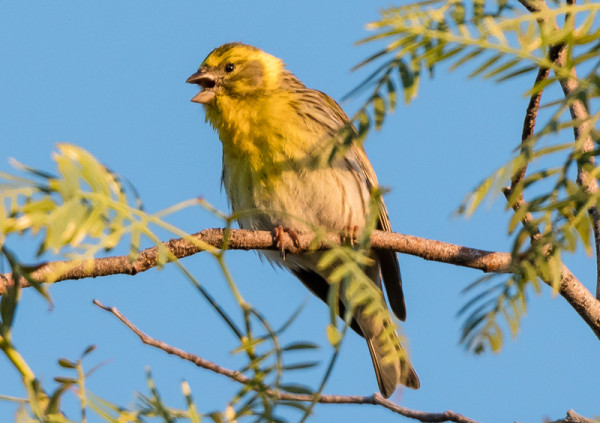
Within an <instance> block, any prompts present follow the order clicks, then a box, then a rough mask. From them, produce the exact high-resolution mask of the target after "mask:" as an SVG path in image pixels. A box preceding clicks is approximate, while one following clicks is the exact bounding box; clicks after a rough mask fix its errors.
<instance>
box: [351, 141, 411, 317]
mask: <svg viewBox="0 0 600 423" xmlns="http://www.w3.org/2000/svg"><path fill="white" fill-rule="evenodd" d="M352 153H353V154H354V155H355V156H356V158H357V161H358V163H360V165H361V167H362V170H363V172H364V174H365V176H366V178H367V183H368V184H369V188H372V187H377V185H378V184H377V176H376V175H375V171H374V170H373V166H372V165H371V163H370V162H369V159H368V157H367V153H365V150H364V149H363V147H362V146H359V145H353V146H352ZM377 229H380V230H382V231H386V232H391V231H392V225H391V223H390V218H389V216H388V212H387V208H386V207H385V203H384V201H383V198H380V199H379V221H378V224H377ZM375 253H376V255H377V259H378V261H379V266H380V268H381V276H382V278H383V283H384V285H385V290H386V292H387V297H388V301H389V302H390V307H391V309H392V311H393V312H394V314H395V315H396V317H398V318H399V319H400V320H405V319H406V304H405V302H404V293H403V292H402V277H401V276H400V265H399V264H398V257H397V256H396V253H395V252H394V251H390V250H376V252H375Z"/></svg>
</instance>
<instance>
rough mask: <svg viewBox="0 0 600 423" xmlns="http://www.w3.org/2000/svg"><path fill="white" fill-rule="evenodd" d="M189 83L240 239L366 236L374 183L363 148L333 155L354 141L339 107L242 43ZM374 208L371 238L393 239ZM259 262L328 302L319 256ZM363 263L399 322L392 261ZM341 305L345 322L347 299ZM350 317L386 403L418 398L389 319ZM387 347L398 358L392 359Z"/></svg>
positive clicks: (377, 256)
mask: <svg viewBox="0 0 600 423" xmlns="http://www.w3.org/2000/svg"><path fill="white" fill-rule="evenodd" d="M186 82H187V83H190V84H196V85H197V86H199V88H200V91H199V92H198V94H196V95H195V96H194V97H193V98H192V100H191V101H193V102H195V103H199V104H202V105H203V106H204V110H205V117H206V121H208V122H209V123H210V124H211V125H212V127H213V128H214V129H215V130H216V132H217V133H218V135H219V138H220V140H221V143H222V148H223V163H222V165H223V170H222V184H223V186H224V188H225V191H226V193H227V197H228V200H229V203H230V206H231V208H232V211H233V212H234V213H236V215H237V216H238V218H237V220H238V224H239V226H240V227H241V228H242V229H249V230H267V231H275V232H274V233H275V234H276V235H275V236H281V234H282V231H285V232H288V233H289V235H290V236H291V237H292V239H295V238H296V237H297V234H298V233H304V232H310V230H311V229H313V228H314V227H319V228H323V229H325V230H327V231H335V232H343V231H345V232H346V233H359V232H360V231H361V230H362V229H363V228H364V227H365V225H366V219H367V215H368V212H369V204H370V203H369V202H370V201H371V191H372V190H373V189H376V188H377V187H378V182H377V177H376V175H375V171H374V170H373V166H372V165H371V163H370V161H369V159H368V158H367V155H366V152H365V150H364V148H363V147H362V145H359V143H355V142H353V143H351V144H350V146H349V147H348V148H346V149H340V151H341V152H340V153H338V154H333V155H332V151H334V150H333V147H334V146H335V145H339V143H340V142H339V134H340V133H341V132H343V130H344V128H351V131H352V133H353V134H354V136H356V131H355V129H354V127H353V126H352V124H351V122H350V120H349V118H348V116H347V115H346V114H345V113H344V111H343V110H342V108H341V107H340V106H339V105H338V104H337V103H336V102H335V100H333V99H332V98H331V97H329V96H328V95H327V94H325V93H323V92H321V91H318V90H314V89H311V88H307V87H306V86H305V85H304V84H303V83H302V82H301V81H300V80H299V79H298V78H297V77H296V76H295V75H294V74H293V73H292V72H291V71H289V70H288V69H287V67H286V65H285V64H284V63H283V61H282V60H281V59H279V58H277V57H275V56H273V55H271V54H269V53H267V52H265V51H263V50H262V49H260V48H258V47H254V46H251V45H248V44H244V43H240V42H234V43H227V44H224V45H222V46H220V47H217V48H215V49H214V50H212V51H211V52H210V53H209V54H208V56H207V57H206V58H205V59H204V61H203V62H202V63H201V65H200V67H199V68H198V71H197V72H195V73H194V74H192V75H191V76H190V77H189V78H188V79H187V81H186ZM378 201H379V204H378V209H379V216H378V224H377V229H380V230H383V231H391V225H390V219H389V217H388V212H387V209H386V207H385V204H384V203H383V200H382V199H379V200H378ZM262 254H263V255H264V256H265V257H266V258H267V259H268V260H269V261H271V262H273V263H275V264H278V265H280V266H282V267H285V268H286V269H288V270H289V271H290V272H291V273H292V274H294V275H295V276H296V277H297V278H298V279H299V280H300V281H301V282H302V283H303V284H304V285H305V286H306V287H307V288H308V289H309V290H310V291H312V293H314V294H315V295H316V296H317V297H319V298H320V299H321V300H323V301H325V302H327V298H328V292H329V286H330V285H329V283H328V282H327V280H328V277H329V275H330V274H331V272H332V271H333V270H334V269H333V268H331V266H330V268H325V269H323V268H319V267H318V266H317V264H318V261H319V259H320V257H321V256H322V254H323V252H306V253H302V254H298V255H288V256H287V257H286V256H284V255H282V254H279V253H278V252H277V251H263V252H262ZM369 256H370V258H371V259H372V264H370V265H368V266H367V268H366V269H365V273H366V274H367V275H368V276H369V278H370V280H371V281H372V283H373V284H374V286H376V287H377V288H378V290H379V291H378V292H380V293H381V299H382V301H383V304H385V300H384V297H383V290H382V283H381V281H382V279H383V283H384V285H385V288H386V292H387V297H388V301H389V302H390V307H391V309H392V311H393V312H394V314H395V315H396V316H397V317H398V318H399V319H400V320H404V319H405V318H406V307H405V301H404V294H403V291H402V279H401V276H400V268H399V265H398V259H397V257H396V253H395V252H393V251H389V250H371V251H370V252H369ZM339 298H340V306H339V313H340V315H341V316H343V310H344V306H345V304H344V301H343V300H344V293H343V292H341V293H340V296H339ZM352 317H353V319H352V323H351V328H352V329H354V331H355V332H356V333H358V334H359V335H361V336H363V337H364V338H365V339H366V341H367V346H368V349H369V352H370V354H371V359H372V361H373V367H374V370H375V375H376V378H377V383H378V386H379V390H380V392H381V394H382V395H383V396H384V397H386V398H388V397H390V396H391V395H392V394H393V392H394V391H395V390H396V388H397V387H398V385H399V384H402V385H405V386H407V387H409V388H413V389H418V388H419V386H420V381H419V378H418V377H417V374H416V372H415V370H414V369H413V367H412V365H411V363H410V361H409V360H408V358H407V355H406V353H405V351H404V350H403V349H402V346H401V343H400V340H399V337H398V335H397V333H396V331H395V329H393V330H390V329H389V328H390V326H391V327H392V328H393V326H392V322H391V319H390V316H389V315H388V316H387V317H386V318H385V319H383V320H382V319H379V320H378V319H377V318H375V317H374V316H373V315H372V314H369V313H366V312H365V310H364V309H363V308H361V307H357V308H355V309H354V310H353V316H352ZM386 337H387V339H386ZM390 344H391V345H392V346H393V348H394V349H395V351H396V352H397V353H399V354H390V353H389V349H390V347H389V345H390Z"/></svg>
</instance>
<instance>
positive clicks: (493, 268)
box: [0, 229, 600, 339]
mask: <svg viewBox="0 0 600 423" xmlns="http://www.w3.org/2000/svg"><path fill="white" fill-rule="evenodd" d="M225 232H226V231H225V230H223V229H206V230H204V231H201V232H198V233H196V234H194V235H191V237H193V238H194V239H195V240H197V241H200V242H202V243H204V244H205V245H207V246H208V247H210V248H222V246H223V242H224V238H225V240H226V242H227V248H228V249H231V250H250V249H259V250H278V249H279V248H278V247H277V246H276V245H275V244H274V243H273V236H272V234H271V233H270V232H268V231H248V230H243V229H237V230H229V231H227V236H226V237H224V235H225ZM343 243H344V241H343V240H342V238H341V236H340V235H339V234H327V235H326V236H325V237H322V238H320V239H319V240H317V241H315V236H314V235H313V234H299V235H298V239H297V242H295V240H292V239H291V238H290V237H289V235H288V234H285V235H284V237H283V240H282V247H283V249H284V250H285V252H286V253H287V254H299V253H302V252H306V251H313V250H320V249H327V248H330V247H331V245H342V244H343ZM371 245H372V247H373V248H375V249H388V250H393V251H396V252H399V253H404V254H410V255H413V256H416V257H421V258H423V259H425V260H431V261H437V262H442V263H448V264H454V265H457V266H462V267H470V268H472V269H477V270H481V271H483V272H486V273H509V272H510V271H511V268H512V266H513V261H512V257H511V255H510V254H509V253H504V252H496V251H486V250H480V249H476V248H469V247H465V246H461V245H456V244H451V243H448V242H441V241H435V240H431V239H426V238H420V237H416V236H412V235H404V234H400V233H395V232H384V231H374V232H373V233H372V234H371ZM162 246H163V247H164V248H166V249H167V250H168V251H170V252H171V253H172V254H173V255H174V256H175V257H176V258H177V259H181V258H184V257H188V256H191V255H193V254H196V253H199V252H202V251H206V248H201V247H199V246H198V243H197V242H192V241H191V240H187V239H184V238H179V239H172V240H170V241H168V242H164V243H163V244H162ZM158 259H159V249H158V247H152V248H147V249H145V250H143V251H141V252H140V253H139V254H138V256H137V258H136V259H135V260H131V258H130V257H129V256H114V257H104V258H97V259H93V260H86V261H78V262H69V261H55V262H48V263H43V264H40V265H38V266H37V269H36V270H35V271H33V272H32V273H31V277H32V278H33V279H34V280H36V281H38V282H40V283H48V282H59V281H64V280H76V279H83V278H95V277H99V276H109V275H116V274H127V275H135V274H137V273H140V272H144V271H146V270H148V269H151V268H153V267H156V266H157V264H158V262H159V260H158ZM17 282H18V283H19V285H20V286H21V287H28V286H29V283H28V282H27V281H26V280H25V279H24V278H21V279H19V280H18V281H17ZM14 283H15V281H14V280H13V277H12V274H10V273H4V274H0V295H2V294H4V293H5V292H6V287H7V285H11V284H14ZM559 293H560V294H561V295H562V296H563V297H564V298H565V299H566V300H567V301H568V302H569V304H571V306H572V307H573V308H574V309H575V311H577V313H578V314H579V315H580V316H581V318H582V319H583V320H584V321H585V322H586V323H587V325H588V326H589V327H590V328H591V329H592V331H593V332H594V334H595V335H596V336H597V337H598V338H599V339H600V302H599V301H597V300H596V299H595V298H594V296H593V295H592V294H591V293H590V291H589V290H588V289H587V288H586V287H585V286H584V285H583V284H582V283H581V282H580V281H579V280H578V279H577V278H576V277H575V275H573V273H571V271H570V270H569V269H568V268H567V267H566V266H564V265H563V268H562V280H561V283H560V286H559Z"/></svg>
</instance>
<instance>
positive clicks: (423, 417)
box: [93, 300, 477, 423]
mask: <svg viewBox="0 0 600 423" xmlns="http://www.w3.org/2000/svg"><path fill="white" fill-rule="evenodd" d="M93 303H94V304H95V305H96V306H98V307H100V308H101V309H103V310H106V311H108V312H110V313H112V314H113V315H114V316H115V317H117V318H118V319H119V320H120V321H121V322H122V323H123V324H124V325H125V326H127V327H128V328H129V329H130V330H131V331H132V332H133V333H135V334H136V335H137V336H138V337H139V338H140V340H141V341H142V342H143V343H144V344H146V345H150V346H152V347H155V348H158V349H160V350H163V351H164V352H166V353H167V354H173V355H175V356H177V357H179V358H182V359H184V360H187V361H189V362H191V363H194V364H195V365H196V366H198V367H202V368H204V369H207V370H210V371H212V372H214V373H217V374H220V375H223V376H227V377H228V378H230V379H231V380H233V381H235V382H238V383H242V384H244V385H247V386H251V387H252V388H253V389H254V390H259V391H262V392H264V393H266V394H267V395H268V396H270V397H272V398H275V399H279V400H286V401H299V402H312V401H314V399H315V398H314V397H313V396H312V395H302V394H291V393H286V392H281V391H279V390H274V389H272V388H270V387H269V386H267V385H265V384H263V383H261V382H259V381H255V380H253V379H251V378H249V377H247V376H245V375H244V374H242V373H241V372H238V371H235V370H231V369H227V368H225V367H222V366H219V365H218V364H216V363H213V362H212V361H209V360H206V359H204V358H202V357H199V356H197V355H196V354H192V353H189V352H187V351H183V350H181V349H179V348H176V347H173V346H171V345H169V344H167V343H165V342H163V341H159V340H157V339H154V338H152V337H150V336H148V335H147V334H145V333H144V332H142V331H141V330H140V329H138V328H137V327H136V326H135V325H134V324H133V323H131V322H130V321H129V320H128V319H127V318H126V317H125V316H123V314H121V312H119V310H117V309H116V308H115V307H108V306H105V305H104V304H102V303H101V302H100V301H98V300H94V301H93ZM316 401H317V402H318V403H321V404H370V405H380V406H382V407H384V408H387V409H388V410H390V411H393V412H394V413H397V414H400V415H402V416H404V417H408V418H411V419H415V420H418V421H421V422H456V423H477V422H476V421H475V420H472V419H469V418H468V417H465V416H463V415H461V414H458V413H455V412H454V411H450V410H448V411H445V412H443V413H429V412H425V411H419V410H412V409H410V408H406V407H402V406H400V405H398V404H395V403H393V402H392V401H389V400H387V399H385V398H383V397H382V396H381V395H380V394H378V393H375V394H373V395H371V396H361V395H325V394H321V395H319V396H318V397H317V400H316Z"/></svg>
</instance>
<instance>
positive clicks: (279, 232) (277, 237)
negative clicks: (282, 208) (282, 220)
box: [273, 225, 300, 260]
mask: <svg viewBox="0 0 600 423" xmlns="http://www.w3.org/2000/svg"><path fill="white" fill-rule="evenodd" d="M286 232H287V234H288V235H289V236H290V238H291V239H292V242H293V243H294V246H295V247H300V241H299V240H298V234H297V233H296V232H295V231H294V230H293V229H290V228H284V227H283V226H282V225H279V226H277V227H276V228H274V229H273V243H274V244H275V247H277V248H278V249H279V251H280V252H281V259H282V260H285V248H284V247H285V245H284V241H283V234H284V233H286Z"/></svg>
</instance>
